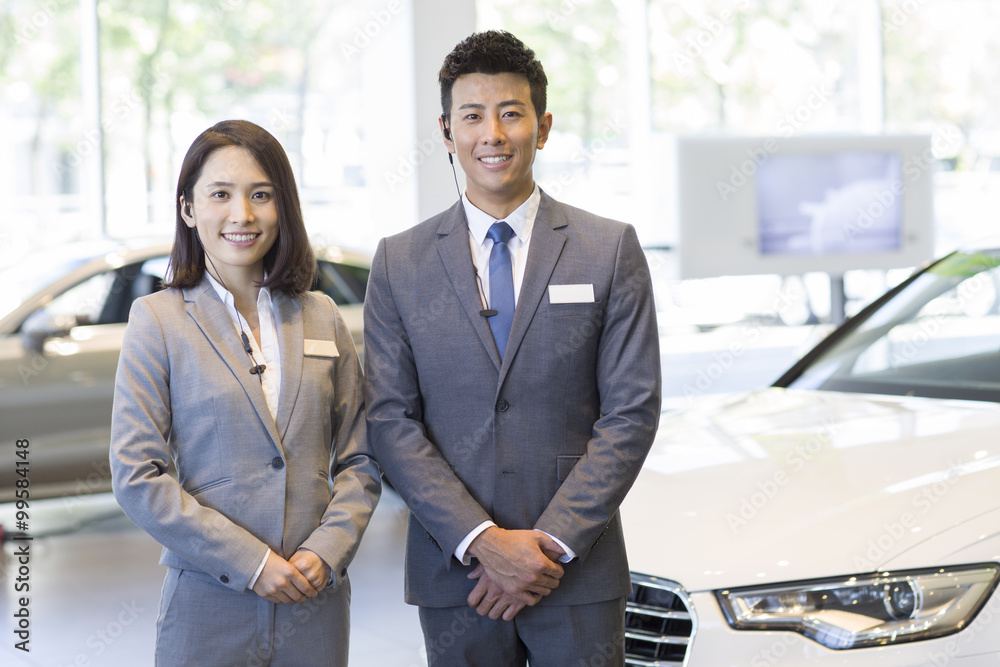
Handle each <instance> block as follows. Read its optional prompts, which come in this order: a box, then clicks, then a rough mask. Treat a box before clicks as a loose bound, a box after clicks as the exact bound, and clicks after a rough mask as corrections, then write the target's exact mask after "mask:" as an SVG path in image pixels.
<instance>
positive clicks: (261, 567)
mask: <svg viewBox="0 0 1000 667" xmlns="http://www.w3.org/2000/svg"><path fill="white" fill-rule="evenodd" d="M552 539H554V540H555V538H554V537H553V538H552ZM556 541H557V542H558V541H559V540H556ZM270 555H271V550H270V549H268V550H267V553H266V554H264V560H262V561H261V562H260V565H258V566H257V571H256V572H254V573H253V577H252V578H251V579H250V583H249V584H247V588H248V589H250V590H253V587H254V586H256V585H257V579H259V578H260V573H261V572H263V571H264V566H265V565H266V564H267V559H268V557H269V556H270Z"/></svg>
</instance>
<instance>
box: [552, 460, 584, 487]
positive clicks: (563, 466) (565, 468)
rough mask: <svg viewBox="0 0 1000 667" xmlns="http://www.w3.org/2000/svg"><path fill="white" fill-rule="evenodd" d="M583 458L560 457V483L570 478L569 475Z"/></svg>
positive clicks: (558, 465) (558, 464)
mask: <svg viewBox="0 0 1000 667" xmlns="http://www.w3.org/2000/svg"><path fill="white" fill-rule="evenodd" d="M582 458H583V457H582V456H559V457H557V458H556V477H557V478H558V479H559V481H560V482H561V481H563V480H565V479H566V478H567V477H569V473H570V472H571V471H572V470H573V467H574V466H575V465H576V463H577V461H579V460H580V459H582Z"/></svg>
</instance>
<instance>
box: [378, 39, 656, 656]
mask: <svg viewBox="0 0 1000 667" xmlns="http://www.w3.org/2000/svg"><path fill="white" fill-rule="evenodd" d="M440 84H441V98H442V107H443V110H444V113H443V114H442V116H441V121H440V122H441V128H442V132H443V136H444V141H445V145H446V146H447V148H448V151H449V153H451V154H454V155H457V156H458V160H459V163H460V164H461V166H462V169H463V171H464V172H465V174H466V181H467V187H466V191H465V195H464V196H463V197H462V199H461V200H460V201H458V202H457V203H456V204H455V205H454V206H452V207H451V208H450V209H448V210H446V211H444V212H443V213H441V214H439V215H436V216H434V217H432V218H430V219H429V220H427V221H425V222H423V223H421V224H419V225H417V226H416V227H413V228H412V229H410V230H407V231H406V232H403V233H401V234H398V235H396V236H392V237H389V238H386V239H383V240H382V241H381V243H380V244H379V246H378V250H377V251H376V253H375V258H374V263H373V267H372V272H371V277H370V281H369V286H368V293H367V297H366V304H365V350H366V352H365V354H366V359H367V381H366V387H367V389H366V402H367V404H368V413H367V419H368V428H369V431H368V433H369V438H370V442H371V444H372V447H373V450H374V452H375V454H376V457H377V459H378V460H379V461H380V463H381V464H382V467H383V469H384V472H385V475H386V477H387V478H388V479H389V481H391V482H392V484H393V485H394V486H395V488H396V490H397V491H398V492H399V493H400V495H401V496H402V497H403V499H404V500H405V501H406V502H407V504H408V506H409V508H410V510H411V515H410V521H409V528H408V536H407V549H406V584H405V588H406V601H407V602H409V603H411V604H415V605H418V606H419V607H420V619H421V625H422V627H423V631H424V638H425V642H426V646H427V657H428V661H429V663H430V665H433V666H437V665H456V666H458V665H461V666H463V667H465V666H468V665H498V666H499V665H503V666H507V665H524V664H526V662H529V661H530V663H531V664H532V665H533V666H534V667H538V666H542V665H578V664H586V665H590V664H596V663H595V662H593V661H595V660H599V661H600V662H601V664H623V662H624V659H623V653H624V606H625V596H626V595H628V593H629V591H630V582H629V572H628V564H627V561H626V557H625V546H624V542H623V538H622V531H621V525H620V521H619V517H618V507H619V504H620V503H621V501H622V499H623V497H624V496H625V494H626V492H627V491H628V489H629V487H630V486H631V485H632V482H633V480H634V479H635V476H636V475H637V474H638V471H639V468H640V466H641V465H642V462H643V460H644V458H645V456H646V453H647V452H648V450H649V447H650V445H651V443H652V440H653V436H654V433H655V431H656V424H657V420H658V415H659V409H660V371H659V368H660V363H659V347H658V341H657V331H656V319H655V311H654V305H653V297H652V293H651V285H650V278H649V271H648V268H647V266H646V261H645V257H644V255H643V253H642V250H641V248H640V246H639V242H638V239H637V238H636V234H635V231H634V230H633V228H632V227H631V226H629V225H625V224H623V223H619V222H614V221H611V220H607V219H604V218H600V217H597V216H595V215H592V214H590V213H587V212H585V211H581V210H579V209H576V208H573V207H570V206H567V205H564V204H560V203H559V202H556V201H555V200H553V199H552V198H551V197H549V196H548V195H546V194H545V193H543V192H541V190H540V189H539V188H538V187H537V186H536V185H535V182H534V179H533V176H532V164H533V162H534V157H535V152H536V151H537V150H538V149H540V148H542V147H543V146H544V144H545V141H546V139H547V138H548V134H549V131H550V129H551V127H552V115H551V114H549V113H546V112H545V94H546V91H545V87H546V78H545V74H544V72H543V70H542V66H541V64H540V63H539V62H538V61H537V60H535V58H534V53H533V52H532V51H531V50H529V49H527V48H526V47H525V46H524V44H522V43H521V42H520V41H519V40H518V39H517V38H515V37H514V36H513V35H510V34H509V33H505V32H496V31H490V32H485V33H478V34H474V35H472V36H470V37H469V38H467V39H466V40H464V41H463V42H462V43H460V44H459V45H457V46H456V47H455V49H454V50H453V51H452V53H451V54H450V55H449V56H448V57H447V58H446V59H445V62H444V65H443V67H442V69H441V74H440ZM477 613H478V615H477Z"/></svg>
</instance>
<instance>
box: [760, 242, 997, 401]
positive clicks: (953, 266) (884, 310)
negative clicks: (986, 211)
mask: <svg viewBox="0 0 1000 667" xmlns="http://www.w3.org/2000/svg"><path fill="white" fill-rule="evenodd" d="M998 306H1000V249H995V250H983V251H976V252H957V253H953V254H951V255H949V256H947V257H945V258H944V259H942V260H941V261H939V262H937V263H935V264H933V265H932V266H930V267H929V268H928V269H926V270H924V271H923V272H922V273H920V274H919V275H917V276H916V277H915V278H914V279H913V280H912V281H910V282H909V283H908V284H907V285H906V286H905V287H903V288H902V289H901V290H900V291H899V292H898V293H897V294H896V295H895V296H894V297H892V298H891V299H889V300H888V301H886V302H884V303H882V304H881V306H879V307H878V308H875V309H871V310H869V311H865V312H864V313H862V315H861V316H859V318H856V321H852V322H849V323H848V324H847V325H845V328H844V330H843V331H842V332H840V335H839V337H836V336H837V335H838V334H835V337H834V338H831V339H830V341H831V342H832V344H830V345H828V346H826V347H825V348H821V349H822V351H821V352H819V354H817V355H816V356H815V357H813V358H811V359H808V361H807V362H806V364H805V365H804V368H802V369H801V370H799V372H798V374H797V375H794V377H793V379H791V380H790V381H788V380H787V379H786V378H787V376H786V378H783V379H782V380H779V382H778V384H779V385H785V386H789V387H792V388H800V389H823V390H830V391H850V392H862V393H876V394H894V395H904V396H910V395H912V396H930V397H936V398H956V399H971V400H983V401H1000V310H998ZM793 370H794V369H793Z"/></svg>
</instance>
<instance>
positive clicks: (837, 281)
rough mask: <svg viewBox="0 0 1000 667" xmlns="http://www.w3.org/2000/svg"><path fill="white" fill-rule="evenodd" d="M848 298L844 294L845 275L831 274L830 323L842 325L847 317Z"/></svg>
mask: <svg viewBox="0 0 1000 667" xmlns="http://www.w3.org/2000/svg"><path fill="white" fill-rule="evenodd" d="M846 306H847V296H846V293H845V292H844V274H843V273H831V274H830V323H831V324H840V323H841V322H843V321H844V319H846V317H847V310H846Z"/></svg>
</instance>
